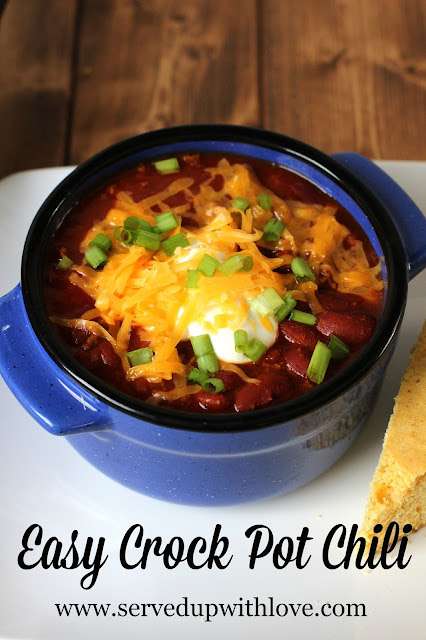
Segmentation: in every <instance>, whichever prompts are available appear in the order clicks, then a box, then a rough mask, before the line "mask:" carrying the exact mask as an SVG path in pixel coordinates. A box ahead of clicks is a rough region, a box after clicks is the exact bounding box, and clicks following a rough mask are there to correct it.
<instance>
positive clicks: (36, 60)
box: [0, 0, 76, 176]
mask: <svg viewBox="0 0 426 640" xmlns="http://www.w3.org/2000/svg"><path fill="white" fill-rule="evenodd" d="M75 11H76V2H75V1H74V0H44V1H43V2H38V1H37V2H28V0H12V1H11V2H9V3H8V4H7V5H6V8H5V10H4V13H3V15H2V22H1V32H0V59H1V62H2V64H1V66H0V87H1V92H2V98H1V101H0V140H1V152H0V176H1V175H6V174H8V173H12V172H14V171H18V170H23V169H31V168H35V167H45V166H52V165H61V164H63V163H64V152H65V146H66V135H67V121H68V101H69V97H70V81H71V57H72V44H73V34H74V22H75Z"/></svg>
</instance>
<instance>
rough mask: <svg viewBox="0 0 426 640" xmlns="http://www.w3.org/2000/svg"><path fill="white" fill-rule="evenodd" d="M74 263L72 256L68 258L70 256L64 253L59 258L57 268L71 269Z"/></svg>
mask: <svg viewBox="0 0 426 640" xmlns="http://www.w3.org/2000/svg"><path fill="white" fill-rule="evenodd" d="M73 264H74V262H73V261H72V260H71V258H68V256H65V255H64V256H61V257H60V258H59V260H58V264H57V265H56V268H57V269H62V270H63V271H66V270H67V269H71V267H72V265H73Z"/></svg>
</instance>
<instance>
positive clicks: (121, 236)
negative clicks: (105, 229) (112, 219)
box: [114, 227, 133, 245]
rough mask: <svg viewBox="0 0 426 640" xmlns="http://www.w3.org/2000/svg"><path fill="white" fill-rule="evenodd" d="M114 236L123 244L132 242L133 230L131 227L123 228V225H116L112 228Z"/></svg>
mask: <svg viewBox="0 0 426 640" xmlns="http://www.w3.org/2000/svg"><path fill="white" fill-rule="evenodd" d="M114 238H115V239H116V240H118V242H122V243H123V244H126V245H129V244H132V242H133V231H132V230H131V229H125V228H124V227H116V228H115V229H114Z"/></svg>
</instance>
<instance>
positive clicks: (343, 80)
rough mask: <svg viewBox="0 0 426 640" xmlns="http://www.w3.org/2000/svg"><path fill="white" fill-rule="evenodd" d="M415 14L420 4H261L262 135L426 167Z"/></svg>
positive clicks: (420, 15) (392, 0) (333, 0)
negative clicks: (423, 163)
mask: <svg viewBox="0 0 426 640" xmlns="http://www.w3.org/2000/svg"><path fill="white" fill-rule="evenodd" d="M425 15H426V3H425V1H424V0H357V1H356V2H355V1H353V0H322V1H321V2H318V0H286V1H285V2H282V1H281V0H263V3H262V14H261V24H262V35H261V43H262V51H261V73H262V90H261V96H262V98H263V105H262V107H263V112H264V125H265V127H266V128H269V129H274V130H277V131H280V132H282V133H286V134H287V135H289V136H292V137H295V138H299V139H301V140H304V141H305V142H308V143H310V144H312V145H314V146H316V147H318V148H320V149H322V150H323V151H325V152H327V153H331V152H334V151H349V150H352V151H358V152H360V153H363V154H364V155H366V156H369V157H372V158H388V159H401V160H404V159H409V160H426V126H425V124H426V122H425V113H426V91H425V89H426V76H425V73H426V65H425V57H424V56H425ZM289 61H291V62H289Z"/></svg>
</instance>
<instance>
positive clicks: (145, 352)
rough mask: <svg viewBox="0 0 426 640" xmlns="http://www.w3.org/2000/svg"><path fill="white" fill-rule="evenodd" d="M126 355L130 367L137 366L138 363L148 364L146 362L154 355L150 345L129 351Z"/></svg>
mask: <svg viewBox="0 0 426 640" xmlns="http://www.w3.org/2000/svg"><path fill="white" fill-rule="evenodd" d="M126 355H127V357H128V358H129V360H130V364H131V365H132V367H137V366H138V365H140V364H148V362H151V361H152V358H153V357H154V353H153V351H152V349H151V347H141V348H140V349H136V350H135V351H129V352H128V353H126Z"/></svg>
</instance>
